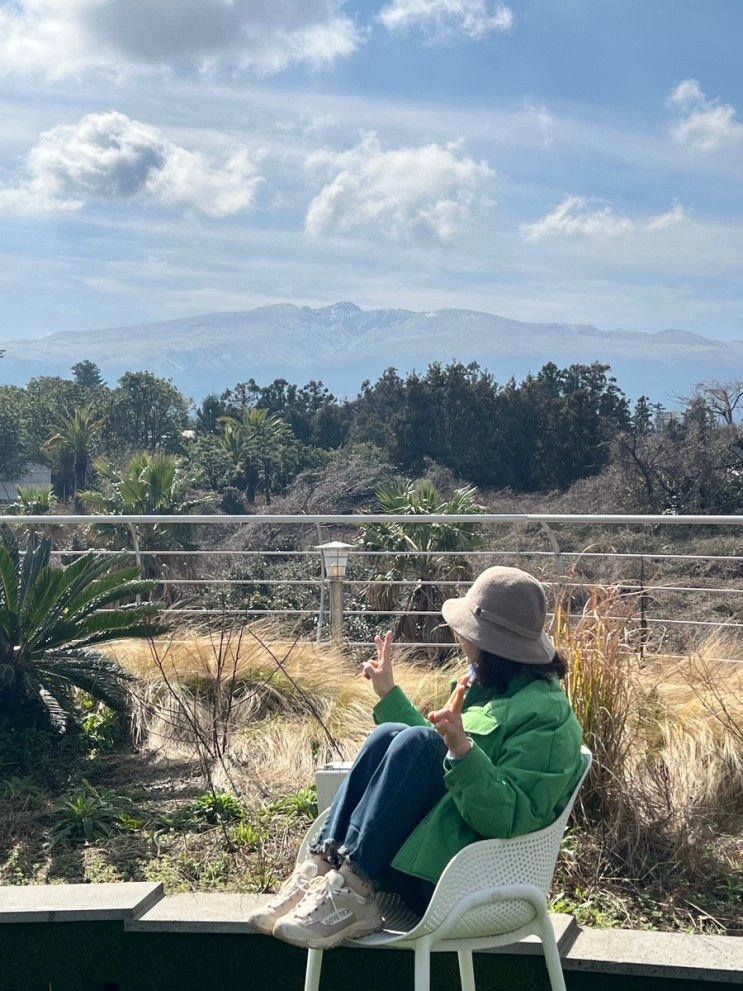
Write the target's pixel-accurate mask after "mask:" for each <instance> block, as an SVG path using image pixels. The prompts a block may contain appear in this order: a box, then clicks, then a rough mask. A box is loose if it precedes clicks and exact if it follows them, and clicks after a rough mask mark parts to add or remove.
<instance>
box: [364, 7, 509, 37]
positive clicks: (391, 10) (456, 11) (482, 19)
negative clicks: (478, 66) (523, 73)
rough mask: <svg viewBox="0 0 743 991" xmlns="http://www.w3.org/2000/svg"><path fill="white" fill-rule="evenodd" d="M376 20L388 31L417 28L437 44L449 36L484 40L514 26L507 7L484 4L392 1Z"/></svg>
mask: <svg viewBox="0 0 743 991" xmlns="http://www.w3.org/2000/svg"><path fill="white" fill-rule="evenodd" d="M379 19H380V21H381V22H382V24H384V26H385V27H386V28H387V29H388V30H389V31H404V30H407V29H408V28H420V29H421V30H423V31H425V32H426V33H427V34H429V35H431V36H432V37H434V38H436V39H439V40H440V39H443V38H446V37H448V36H450V35H452V34H465V35H468V36H469V37H470V38H484V37H485V36H486V35H488V34H491V33H493V32H496V31H500V32H503V31H510V30H511V28H512V27H513V24H514V16H513V11H512V10H511V8H510V7H507V6H506V5H505V4H502V3H489V2H488V0H392V3H390V4H388V6H386V7H384V8H383V9H382V11H381V12H380V14H379Z"/></svg>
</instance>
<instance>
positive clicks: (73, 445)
mask: <svg viewBox="0 0 743 991" xmlns="http://www.w3.org/2000/svg"><path fill="white" fill-rule="evenodd" d="M102 429H103V420H102V419H101V417H99V416H98V414H97V413H96V412H95V410H94V409H93V407H92V406H83V407H81V408H80V409H76V410H75V411H74V412H72V413H64V414H63V415H62V416H61V417H60V419H59V421H58V423H57V429H56V431H55V433H53V434H52V436H51V437H50V438H49V440H48V441H47V442H46V444H45V445H44V449H45V451H47V452H48V453H49V454H51V455H52V457H53V458H54V464H55V468H56V471H55V485H56V489H57V491H58V492H59V494H60V495H61V497H62V498H63V499H69V498H71V497H72V496H74V495H75V493H76V492H77V491H78V489H82V488H84V487H85V484H86V482H87V480H88V475H89V473H90V468H91V462H92V457H93V453H94V451H95V449H96V448H97V446H98V442H99V439H100V434H101V430H102Z"/></svg>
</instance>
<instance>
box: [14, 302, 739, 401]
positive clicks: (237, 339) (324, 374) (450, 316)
mask: <svg viewBox="0 0 743 991" xmlns="http://www.w3.org/2000/svg"><path fill="white" fill-rule="evenodd" d="M0 347H2V348H4V349H5V352H6V353H5V357H4V358H3V359H2V361H0V383H5V384H9V383H13V384H24V383H25V382H26V381H27V380H28V379H29V378H31V377H32V376H35V375H66V374H69V369H70V366H71V365H73V364H74V363H75V362H77V361H80V360H81V359H83V358H88V359H91V360H92V361H95V362H96V363H97V364H98V365H99V366H100V367H101V370H102V371H103V373H104V375H105V377H106V378H107V379H108V380H109V381H110V382H113V381H114V380H115V379H116V378H117V377H118V376H119V375H121V374H122V372H124V371H136V370H140V369H147V370H150V371H152V372H155V373H156V374H158V375H162V376H165V377H168V378H172V379H173V381H174V382H175V384H176V385H178V386H179V387H180V388H181V389H183V390H184V391H185V392H186V393H188V394H189V395H191V396H193V397H194V398H196V399H199V398H201V397H203V396H204V395H205V394H206V393H207V392H209V391H212V390H217V391H221V390H223V389H225V388H227V387H228V386H231V385H234V384H235V383H236V382H238V381H244V380H245V379H248V378H250V377H253V378H255V379H256V380H257V381H258V382H259V383H261V384H265V383H267V382H269V381H271V380H272V379H274V378H278V377H281V378H286V379H288V380H289V381H292V382H296V383H298V384H304V383H305V382H307V381H309V380H310V379H321V380H322V381H323V382H324V383H325V384H326V385H327V386H328V387H329V388H330V389H331V390H332V391H333V392H335V393H336V395H340V396H342V395H353V394H355V393H356V392H357V390H358V388H359V386H360V385H361V382H362V381H363V380H364V379H367V378H368V379H372V380H374V379H375V378H376V377H377V376H378V375H379V374H380V373H381V372H382V371H384V369H385V368H388V367H390V366H394V367H395V368H397V369H398V371H399V372H400V373H404V372H408V371H411V370H412V369H417V370H419V371H422V370H424V369H425V367H426V365H427V364H429V363H430V362H432V361H442V362H447V361H449V360H451V359H457V360H459V361H463V362H470V361H477V362H479V363H480V365H482V366H483V367H484V368H487V369H488V370H489V371H491V372H492V373H493V374H494V375H495V377H496V379H497V380H498V381H501V382H505V381H506V380H507V379H509V378H510V377H511V376H512V375H513V376H516V378H519V377H521V376H523V375H525V374H526V373H527V372H530V371H536V370H538V369H539V368H540V367H541V366H542V365H543V364H544V363H545V362H547V361H554V362H555V363H556V364H558V365H566V364H569V363H571V362H591V361H601V362H604V363H606V364H610V365H611V366H612V368H613V370H614V374H615V375H616V376H617V378H618V380H619V384H620V385H621V386H622V388H623V389H624V390H625V392H627V393H628V394H629V395H631V396H637V395H639V394H640V393H643V392H644V393H646V394H648V395H650V396H651V398H652V399H654V400H657V401H659V402H665V403H667V404H672V402H673V398H674V397H676V396H678V395H681V394H687V393H688V392H689V391H690V390H691V389H692V387H693V386H694V384H695V383H696V382H698V381H700V380H702V379H713V378H714V379H721V380H726V379H733V378H743V341H715V340H710V339H708V338H705V337H700V336H699V335H697V334H692V333H688V332H686V331H681V330H664V331H660V332H658V333H653V334H647V333H638V332H633V331H626V330H612V331H602V330H598V329H597V328H596V327H593V326H590V325H583V324H562V323H544V324H543V323H525V322H523V321H519V320H509V319H507V318H505V317H499V316H495V315H493V314H491V313H481V312H478V311H475V310H455V309H447V310H435V311H430V312H415V311H412V310H397V309H395V310H362V309H360V308H359V307H358V306H356V305H355V304H354V303H348V302H340V303H335V304H334V305H332V306H324V307H320V308H312V307H309V306H293V305H290V304H284V303H280V304H277V305H275V306H262V307H259V308H257V309H254V310H248V311H246V312H242V313H207V314H204V315H202V316H196V317H189V318H185V319H177V320H166V321H163V322H160V323H151V324H143V325H140V326H133V327H113V328H110V329H106V330H88V331H76V332H64V333H58V334H51V335H49V336H48V337H42V338H38V339H35V340H21V341H18V340H17V341H7V342H5V343H2V344H0Z"/></svg>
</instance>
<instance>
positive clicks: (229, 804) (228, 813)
mask: <svg viewBox="0 0 743 991" xmlns="http://www.w3.org/2000/svg"><path fill="white" fill-rule="evenodd" d="M243 813H244V809H243V806H242V803H241V802H240V800H239V799H238V798H235V796H234V795H231V794H230V793H229V792H226V791H225V792H217V793H214V792H211V791H207V792H204V794H203V795H200V796H199V797H198V798H197V799H196V801H195V802H194V804H193V816H194V819H195V820H196V821H200V822H205V823H208V824H209V825H211V826H219V825H221V824H222V823H225V822H234V820H235V819H241V818H242V816H243Z"/></svg>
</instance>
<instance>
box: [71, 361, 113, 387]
mask: <svg viewBox="0 0 743 991" xmlns="http://www.w3.org/2000/svg"><path fill="white" fill-rule="evenodd" d="M70 371H71V372H72V375H73V378H74V379H75V384H76V385H79V386H81V387H82V388H83V389H91V390H93V391H96V390H99V389H102V388H103V387H104V386H105V382H104V381H103V376H102V375H101V370H100V368H99V367H98V365H96V363H95V362H94V361H90V360H89V359H87V358H85V359H84V360H83V361H78V362H77V363H76V364H74V365H73V366H72V368H71V369H70Z"/></svg>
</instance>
